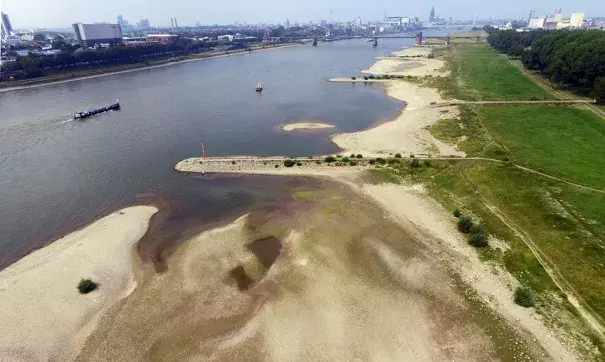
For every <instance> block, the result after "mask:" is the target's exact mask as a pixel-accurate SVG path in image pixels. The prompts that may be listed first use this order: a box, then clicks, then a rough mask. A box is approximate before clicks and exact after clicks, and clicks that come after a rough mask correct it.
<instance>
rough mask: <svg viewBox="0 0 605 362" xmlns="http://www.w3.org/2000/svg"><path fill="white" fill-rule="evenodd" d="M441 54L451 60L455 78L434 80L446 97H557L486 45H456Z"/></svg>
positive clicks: (522, 98)
mask: <svg viewBox="0 0 605 362" xmlns="http://www.w3.org/2000/svg"><path fill="white" fill-rule="evenodd" d="M441 56H442V57H443V58H444V59H445V60H447V62H448V63H449V66H448V67H449V69H450V71H451V72H452V77H450V78H445V79H434V80H431V83H433V84H435V85H437V86H439V87H440V88H441V89H442V90H444V93H445V95H446V96H450V97H453V98H457V99H461V100H475V101H478V100H542V99H555V97H554V96H552V95H551V94H550V93H549V92H547V91H546V90H544V89H543V88H541V87H539V86H538V85H536V84H534V83H533V82H532V81H531V80H529V79H527V78H526V77H525V76H524V75H523V74H522V73H521V71H520V70H519V69H517V68H516V67H515V66H514V65H512V64H511V63H510V61H509V60H508V59H507V58H506V57H505V56H503V55H500V54H498V53H496V52H495V51H494V50H492V48H491V47H490V46H489V45H487V44H484V45H470V44H469V45H462V44H460V45H456V46H455V48H454V50H453V51H448V52H445V53H441Z"/></svg>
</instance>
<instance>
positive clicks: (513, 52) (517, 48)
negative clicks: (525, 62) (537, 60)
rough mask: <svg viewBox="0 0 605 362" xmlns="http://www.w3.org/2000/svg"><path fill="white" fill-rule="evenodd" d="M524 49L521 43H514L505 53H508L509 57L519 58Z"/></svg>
mask: <svg viewBox="0 0 605 362" xmlns="http://www.w3.org/2000/svg"><path fill="white" fill-rule="evenodd" d="M524 50H525V49H524V48H523V45H521V44H515V45H513V46H512V47H511V48H510V49H509V50H508V52H507V53H506V55H508V56H509V57H511V58H520V57H521V56H522V55H523V51H524Z"/></svg>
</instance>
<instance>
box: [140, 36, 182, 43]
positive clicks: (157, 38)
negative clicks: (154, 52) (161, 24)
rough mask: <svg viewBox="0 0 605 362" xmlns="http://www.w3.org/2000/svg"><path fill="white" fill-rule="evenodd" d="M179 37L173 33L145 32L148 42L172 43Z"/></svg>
mask: <svg viewBox="0 0 605 362" xmlns="http://www.w3.org/2000/svg"><path fill="white" fill-rule="evenodd" d="M179 38H180V37H179V36H178V35H173V34H147V42H148V43H159V44H174V43H175V42H176V41H177V40H179Z"/></svg>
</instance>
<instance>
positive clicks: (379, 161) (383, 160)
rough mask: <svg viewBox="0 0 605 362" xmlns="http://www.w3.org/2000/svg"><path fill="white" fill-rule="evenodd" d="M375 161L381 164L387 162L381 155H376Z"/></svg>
mask: <svg viewBox="0 0 605 362" xmlns="http://www.w3.org/2000/svg"><path fill="white" fill-rule="evenodd" d="M376 162H378V163H379V164H381V165H384V164H385V163H387V160H385V159H384V158H382V157H378V158H377V159H376Z"/></svg>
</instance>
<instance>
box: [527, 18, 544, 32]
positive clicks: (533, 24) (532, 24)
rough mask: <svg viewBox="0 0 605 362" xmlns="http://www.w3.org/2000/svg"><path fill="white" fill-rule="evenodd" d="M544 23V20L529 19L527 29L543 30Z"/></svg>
mask: <svg viewBox="0 0 605 362" xmlns="http://www.w3.org/2000/svg"><path fill="white" fill-rule="evenodd" d="M545 21H546V18H531V19H529V24H527V27H528V28H530V29H538V28H543V27H544V22H545Z"/></svg>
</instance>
